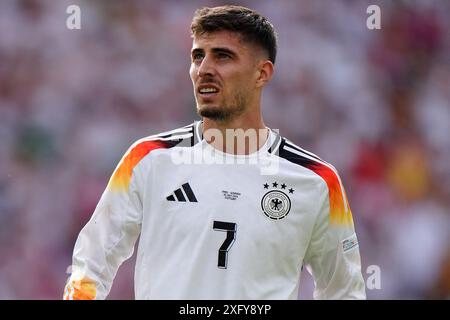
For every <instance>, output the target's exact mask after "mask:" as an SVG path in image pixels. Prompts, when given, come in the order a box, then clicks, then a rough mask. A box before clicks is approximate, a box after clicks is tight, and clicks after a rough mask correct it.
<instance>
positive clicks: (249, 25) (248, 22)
mask: <svg viewBox="0 0 450 320" xmlns="http://www.w3.org/2000/svg"><path fill="white" fill-rule="evenodd" d="M221 30H225V31H233V32H236V33H238V34H240V35H241V37H242V38H241V40H242V41H244V42H250V43H254V44H256V45H258V46H259V47H261V48H262V49H264V50H265V51H266V52H267V54H268V56H269V60H270V61H272V63H274V64H275V58H276V56H277V35H276V32H275V29H274V27H273V25H272V24H271V23H270V22H269V20H267V18H266V17H264V16H262V15H260V14H259V13H258V12H256V11H254V10H252V9H249V8H246V7H241V6H233V5H226V6H221V7H215V8H208V7H204V8H201V9H197V10H196V11H195V13H194V17H193V19H192V23H191V32H192V35H193V36H195V35H198V34H204V33H209V32H215V31H221Z"/></svg>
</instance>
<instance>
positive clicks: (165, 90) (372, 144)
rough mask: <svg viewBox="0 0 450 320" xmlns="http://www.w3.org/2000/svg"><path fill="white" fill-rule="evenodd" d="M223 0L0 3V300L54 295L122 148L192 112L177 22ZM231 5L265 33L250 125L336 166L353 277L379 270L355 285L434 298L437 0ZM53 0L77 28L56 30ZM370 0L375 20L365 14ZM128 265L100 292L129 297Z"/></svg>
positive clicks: (441, 266)
mask: <svg viewBox="0 0 450 320" xmlns="http://www.w3.org/2000/svg"><path fill="white" fill-rule="evenodd" d="M225 3H228V2H224V1H101V0H95V1H77V0H73V1H50V0H47V1H34V0H26V1H24V0H21V1H11V0H5V1H1V2H0V141H1V143H0V257H1V258H0V299H60V298H61V296H62V291H63V286H64V284H65V281H66V278H67V276H68V275H67V274H66V270H67V267H68V266H69V265H70V263H71V253H72V250H73V245H74V242H75V239H76V236H77V234H78V232H79V231H80V229H81V227H82V226H83V225H84V224H85V223H86V222H87V220H88V219H89V217H90V215H91V214H92V211H93V209H94V207H95V205H96V203H97V201H98V199H99V197H100V194H101V193H102V191H103V189H104V188H105V186H106V183H107V181H108V179H109V176H110V175H111V173H112V170H113V169H114V167H115V165H116V164H117V162H118V160H119V159H120V157H121V155H122V154H123V152H124V151H125V150H126V149H127V147H128V146H129V145H130V144H131V143H132V142H133V141H135V140H136V139H138V138H140V137H143V136H147V135H149V134H153V133H157V132H160V131H165V130H168V129H171V128H176V127H179V126H182V125H185V124H188V123H190V122H192V121H193V120H194V119H197V116H196V114H195V111H194V109H195V108H194V100H193V95H192V88H191V83H190V79H189V75H188V69H189V50H190V46H191V39H190V37H189V24H190V20H191V17H192V14H193V11H194V10H195V8H197V7H200V6H204V5H208V6H214V5H220V4H225ZM235 3H238V4H243V5H246V6H249V7H252V8H255V9H256V10H258V11H260V12H261V13H262V14H264V15H266V16H267V17H268V18H269V19H270V20H271V21H272V22H273V23H274V25H275V27H276V28H277V30H278V34H279V54H278V58H277V64H276V75H275V78H274V79H273V81H272V83H271V84H270V85H269V86H268V87H267V88H266V90H265V93H264V99H263V110H264V114H265V120H266V124H267V125H269V126H270V127H272V128H278V129H279V130H280V132H281V134H283V135H285V136H287V137H289V138H290V139H291V140H293V141H294V142H296V143H297V144H300V145H302V146H303V147H304V148H306V149H309V150H310V151H313V152H314V153H317V154H318V155H320V156H321V157H322V158H324V159H326V160H327V161H329V162H331V163H333V164H334V165H335V167H337V169H338V170H339V172H340V174H341V176H342V178H343V180H344V184H345V186H346V188H347V193H348V196H349V200H350V204H351V206H352V210H353V214H354V219H355V224H356V229H357V232H358V236H359V240H360V247H361V253H362V265H363V274H364V278H365V279H367V278H368V277H369V276H370V274H368V273H366V269H367V267H368V266H370V265H377V266H379V267H380V270H381V289H380V290H367V294H368V298H370V299H403V298H406V299H427V298H437V299H442V298H449V297H450V238H449V233H450V232H449V229H450V212H449V211H450V161H449V160H450V137H449V132H450V130H449V123H450V31H449V30H450V18H449V17H450V2H448V1H444V0H442V1H425V0H423V1H376V0H373V1H241V2H235ZM70 4H76V5H79V6H80V8H81V27H82V28H81V30H68V29H67V28H66V25H65V23H66V19H67V17H68V14H66V8H67V6H68V5H70ZM370 4H377V5H379V6H380V8H381V23H382V25H381V26H382V29H381V30H368V29H367V28H366V19H367V17H368V14H367V13H366V8H367V6H368V5H370ZM133 263H134V258H132V259H131V260H129V261H128V262H126V263H125V264H124V265H123V266H122V267H121V269H120V271H119V273H118V276H117V277H116V280H115V283H114V285H113V289H112V291H111V294H110V298H111V299H131V298H133V277H132V273H133ZM151 276H157V275H151ZM302 277H303V278H304V281H303V287H302V289H301V293H300V297H301V298H307V299H308V298H311V296H312V294H311V291H312V288H313V285H312V282H311V278H310V276H309V275H306V274H305V275H303V276H302Z"/></svg>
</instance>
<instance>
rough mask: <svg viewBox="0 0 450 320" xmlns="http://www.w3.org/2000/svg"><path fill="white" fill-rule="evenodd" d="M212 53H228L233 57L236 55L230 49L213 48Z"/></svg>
mask: <svg viewBox="0 0 450 320" xmlns="http://www.w3.org/2000/svg"><path fill="white" fill-rule="evenodd" d="M212 51H213V52H214V53H228V54H229V55H231V56H235V55H236V53H235V52H234V51H233V50H230V49H228V48H213V49H212Z"/></svg>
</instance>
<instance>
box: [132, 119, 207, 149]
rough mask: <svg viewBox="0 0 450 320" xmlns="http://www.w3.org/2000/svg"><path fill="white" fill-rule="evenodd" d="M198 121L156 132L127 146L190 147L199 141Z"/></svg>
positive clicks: (143, 147) (141, 147)
mask: <svg viewBox="0 0 450 320" xmlns="http://www.w3.org/2000/svg"><path fill="white" fill-rule="evenodd" d="M198 124H199V122H198V121H195V122H193V123H191V124H188V125H186V126H183V127H179V128H176V129H172V130H168V131H164V132H160V133H156V134H153V135H150V136H147V137H143V138H140V139H139V140H136V141H135V142H134V143H133V144H132V145H131V147H130V148H129V151H130V152H133V151H135V150H141V149H144V150H148V151H152V150H155V149H170V148H173V147H176V146H178V147H192V146H193V145H194V144H196V143H197V142H198V141H199V138H198Z"/></svg>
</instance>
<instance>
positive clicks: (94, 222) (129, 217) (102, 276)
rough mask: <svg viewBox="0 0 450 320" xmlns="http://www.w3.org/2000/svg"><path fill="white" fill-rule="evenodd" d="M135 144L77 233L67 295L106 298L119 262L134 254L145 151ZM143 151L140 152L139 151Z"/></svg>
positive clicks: (138, 230)
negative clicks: (90, 215) (141, 163)
mask: <svg viewBox="0 0 450 320" xmlns="http://www.w3.org/2000/svg"><path fill="white" fill-rule="evenodd" d="M138 147H139V145H133V146H132V147H131V148H130V149H129V150H128V151H127V153H126V154H125V156H124V157H123V158H122V160H121V161H120V163H119V165H118V166H117V168H116V170H115V171H114V174H113V175H112V177H111V179H110V180H109V183H108V186H107V187H106V190H105V191H104V193H103V194H102V196H101V199H100V201H99V203H98V205H97V207H96V208H95V211H94V213H93V215H92V217H91V219H90V220H89V222H88V223H87V224H86V225H85V226H84V228H83V229H82V230H81V232H80V234H79V235H78V239H77V241H76V243H75V248H74V251H73V259H72V274H71V276H70V278H69V279H68V281H67V284H66V286H65V289H64V299H76V300H78V299H83V300H84V299H105V298H106V296H107V295H108V293H109V291H110V289H111V285H112V281H113V279H114V277H115V275H116V272H117V270H118V268H119V266H120V265H121V264H122V262H123V261H125V260H126V259H128V258H129V257H130V256H131V255H132V254H133V249H134V245H135V242H136V239H137V237H138V235H139V233H140V228H141V220H142V203H141V196H140V191H139V190H142V188H141V185H142V181H141V179H142V177H143V176H144V175H143V173H142V170H144V169H143V168H142V166H139V161H140V160H141V159H142V158H143V156H144V155H145V154H146V153H145V152H142V150H139V148H138ZM139 151H141V152H139Z"/></svg>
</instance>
